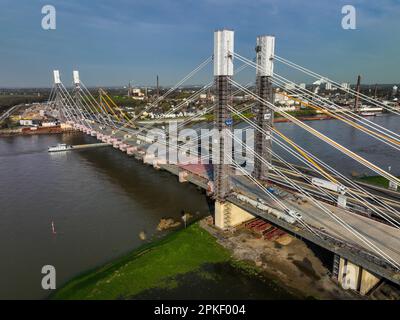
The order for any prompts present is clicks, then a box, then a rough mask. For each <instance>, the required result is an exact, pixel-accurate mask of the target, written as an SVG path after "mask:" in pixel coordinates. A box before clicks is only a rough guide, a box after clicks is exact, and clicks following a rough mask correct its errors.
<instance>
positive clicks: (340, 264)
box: [333, 255, 381, 296]
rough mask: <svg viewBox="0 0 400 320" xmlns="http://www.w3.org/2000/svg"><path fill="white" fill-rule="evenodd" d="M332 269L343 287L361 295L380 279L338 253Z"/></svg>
mask: <svg viewBox="0 0 400 320" xmlns="http://www.w3.org/2000/svg"><path fill="white" fill-rule="evenodd" d="M333 269H334V270H333V271H334V276H335V278H336V279H337V281H338V282H339V285H340V286H341V287H342V288H343V289H345V290H348V289H351V290H354V291H356V292H358V293H359V294H360V295H363V296H364V295H366V294H368V293H369V292H370V291H371V290H372V289H373V288H374V287H376V285H377V284H378V283H379V282H380V280H381V278H380V277H378V276H376V275H374V274H372V273H371V272H369V271H368V270H366V269H364V268H363V267H360V266H358V265H356V264H355V263H353V262H351V261H349V260H347V259H345V258H343V257H340V256H338V255H335V259H334V266H333Z"/></svg>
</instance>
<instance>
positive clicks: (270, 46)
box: [254, 36, 275, 180]
mask: <svg viewBox="0 0 400 320" xmlns="http://www.w3.org/2000/svg"><path fill="white" fill-rule="evenodd" d="M274 52H275V37H273V36H259V37H257V46H256V61H257V71H256V74H257V79H256V93H257V95H258V96H259V97H260V98H262V99H263V100H266V101H268V102H270V103H273V102H274V95H273V90H272V82H271V77H272V76H273V68H274V65H273V58H274ZM255 113H256V123H257V125H258V126H259V127H260V128H262V129H263V131H264V133H262V132H260V131H258V130H257V131H256V132H255V152H256V153H257V154H259V155H260V156H261V157H262V159H264V160H266V162H267V163H271V162H272V157H271V151H270V150H271V148H272V139H271V131H270V129H269V128H270V127H272V126H273V121H274V111H273V110H272V109H271V108H269V107H268V106H266V105H265V104H263V103H261V102H257V103H256V110H255ZM267 175H268V165H267V164H266V163H265V162H263V161H261V160H260V159H258V158H255V159H254V177H255V178H256V179H259V180H267Z"/></svg>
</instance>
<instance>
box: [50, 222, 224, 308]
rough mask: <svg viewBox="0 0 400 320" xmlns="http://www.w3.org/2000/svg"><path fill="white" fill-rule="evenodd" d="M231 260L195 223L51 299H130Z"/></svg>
mask: <svg viewBox="0 0 400 320" xmlns="http://www.w3.org/2000/svg"><path fill="white" fill-rule="evenodd" d="M230 259H231V257H230V253H229V251H228V250H227V249H225V248H223V247H222V246H221V245H219V244H218V243H217V242H216V240H215V239H214V238H213V237H212V236H211V235H210V234H209V233H208V232H207V231H205V230H204V229H202V228H201V227H200V226H199V225H198V223H194V224H192V225H190V226H188V227H187V228H186V229H182V230H179V231H176V232H173V233H171V234H169V235H167V236H166V237H164V238H162V239H160V240H156V241H154V242H152V243H150V244H146V245H144V246H142V247H140V248H139V249H136V250H134V251H133V252H131V253H129V254H127V255H126V256H123V257H121V258H119V259H117V260H116V261H113V262H110V263H108V264H106V265H104V266H102V267H99V268H97V269H94V270H92V271H89V272H87V273H85V274H82V275H80V276H77V277H76V278H74V279H72V280H71V281H69V282H67V283H66V284H65V285H64V286H63V287H61V288H60V289H59V290H57V291H56V292H55V293H54V294H53V295H52V296H50V299H73V300H75V299H76V300H78V299H79V300H80V299H83V300H86V299H89V300H90V299H93V300H97V299H100V300H103V299H121V298H122V299H123V298H130V297H133V296H134V295H136V294H139V293H140V292H142V291H144V290H147V289H151V288H160V287H166V286H168V285H171V282H168V283H167V279H171V278H172V277H174V276H176V275H179V274H185V273H187V272H192V271H196V270H198V269H199V267H200V266H201V265H202V264H204V263H220V262H227V261H229V260H230Z"/></svg>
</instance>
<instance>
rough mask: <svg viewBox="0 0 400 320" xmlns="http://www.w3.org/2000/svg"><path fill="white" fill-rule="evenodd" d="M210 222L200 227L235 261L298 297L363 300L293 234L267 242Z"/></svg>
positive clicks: (245, 231)
mask: <svg viewBox="0 0 400 320" xmlns="http://www.w3.org/2000/svg"><path fill="white" fill-rule="evenodd" d="M210 222H211V220H210V219H208V220H207V219H205V220H203V221H201V223H200V225H201V226H202V227H203V228H204V229H206V230H207V231H208V232H209V233H210V234H212V235H213V236H214V237H215V238H217V241H218V243H219V244H221V245H222V246H224V247H225V248H227V249H229V250H230V251H231V252H232V256H233V258H235V259H237V260H242V261H246V262H250V263H252V264H254V266H255V267H256V268H257V269H258V270H259V272H260V273H261V274H263V275H265V276H266V277H267V278H269V279H274V280H276V281H278V282H280V284H282V285H284V286H285V287H287V288H288V289H290V290H292V291H293V292H294V293H296V294H298V295H300V296H303V297H304V298H315V299H358V298H360V296H358V295H355V294H354V293H352V292H349V291H345V290H343V289H342V288H340V287H339V285H338V284H337V283H335V281H334V280H333V279H332V278H331V276H330V273H329V270H328V268H327V266H325V265H324V264H323V263H322V261H321V260H320V259H319V258H318V257H317V255H316V253H315V252H314V251H313V250H312V249H311V248H310V247H308V245H307V244H306V243H305V242H303V241H302V240H300V239H296V238H294V237H293V236H291V235H289V234H284V235H281V236H280V237H279V238H278V239H275V240H266V239H264V238H262V237H261V236H259V235H257V234H256V233H254V232H252V231H251V230H248V229H246V228H245V227H244V226H239V227H237V228H235V229H232V230H230V231H224V232H223V231H221V230H219V229H217V228H215V227H214V226H213V225H212V224H211V223H210Z"/></svg>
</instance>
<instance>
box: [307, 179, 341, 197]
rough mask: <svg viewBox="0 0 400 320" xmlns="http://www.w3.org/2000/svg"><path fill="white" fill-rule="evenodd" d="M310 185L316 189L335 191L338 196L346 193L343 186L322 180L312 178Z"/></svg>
mask: <svg viewBox="0 0 400 320" xmlns="http://www.w3.org/2000/svg"><path fill="white" fill-rule="evenodd" d="M311 183H312V184H313V185H315V186H317V187H321V188H324V189H328V190H331V191H335V192H338V193H340V194H345V193H346V191H347V188H346V187H345V186H343V185H341V184H337V183H334V182H331V181H328V180H324V179H319V178H312V179H311Z"/></svg>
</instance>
